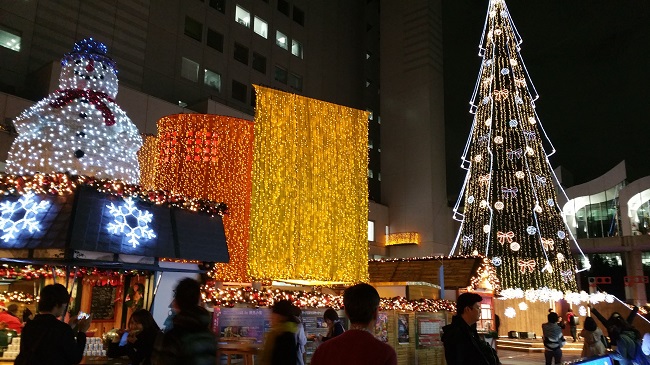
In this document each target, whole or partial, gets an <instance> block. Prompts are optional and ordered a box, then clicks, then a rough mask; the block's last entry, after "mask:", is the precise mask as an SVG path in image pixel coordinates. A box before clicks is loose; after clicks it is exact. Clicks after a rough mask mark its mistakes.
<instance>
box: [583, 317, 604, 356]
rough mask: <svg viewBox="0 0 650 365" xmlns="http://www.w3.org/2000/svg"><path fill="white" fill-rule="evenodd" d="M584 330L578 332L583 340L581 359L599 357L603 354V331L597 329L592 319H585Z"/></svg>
mask: <svg viewBox="0 0 650 365" xmlns="http://www.w3.org/2000/svg"><path fill="white" fill-rule="evenodd" d="M584 326H585V327H584V328H583V329H582V331H581V332H580V337H582V338H584V342H585V343H584V345H583V346H582V357H591V356H600V355H603V354H605V351H606V349H605V343H606V342H605V340H604V339H603V336H604V335H603V331H601V330H600V328H598V325H596V321H595V320H594V319H593V318H592V317H587V318H585V324H584Z"/></svg>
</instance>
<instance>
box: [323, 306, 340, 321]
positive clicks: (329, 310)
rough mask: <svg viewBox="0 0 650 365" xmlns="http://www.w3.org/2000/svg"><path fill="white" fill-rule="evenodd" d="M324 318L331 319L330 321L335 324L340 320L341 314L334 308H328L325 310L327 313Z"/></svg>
mask: <svg viewBox="0 0 650 365" xmlns="http://www.w3.org/2000/svg"><path fill="white" fill-rule="evenodd" d="M323 318H325V319H329V320H330V321H332V322H334V321H336V320H338V319H339V314H338V313H336V311H335V310H334V309H332V308H327V309H326V310H325V313H323Z"/></svg>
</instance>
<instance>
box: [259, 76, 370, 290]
mask: <svg viewBox="0 0 650 365" xmlns="http://www.w3.org/2000/svg"><path fill="white" fill-rule="evenodd" d="M255 90H256V93H257V99H256V100H257V105H256V115H255V159H254V163H253V191H252V205H251V245H250V248H249V259H250V262H249V270H250V271H249V272H250V275H251V276H252V277H253V278H256V279H300V280H321V281H335V282H358V281H367V280H368V236H367V230H368V181H367V169H368V113H366V112H365V111H361V110H356V109H352V108H347V107H343V106H340V105H335V104H331V103H326V102H323V101H319V100H315V99H310V98H306V97H302V96H298V95H295V94H289V93H285V92H282V91H278V90H273V89H269V88H265V87H261V86H257V85H255Z"/></svg>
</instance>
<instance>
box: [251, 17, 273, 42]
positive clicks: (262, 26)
mask: <svg viewBox="0 0 650 365" xmlns="http://www.w3.org/2000/svg"><path fill="white" fill-rule="evenodd" d="M253 31H254V32H255V33H257V34H259V35H260V36H262V37H264V38H268V34H269V25H268V24H266V22H265V21H264V20H262V19H260V18H258V17H255V23H253Z"/></svg>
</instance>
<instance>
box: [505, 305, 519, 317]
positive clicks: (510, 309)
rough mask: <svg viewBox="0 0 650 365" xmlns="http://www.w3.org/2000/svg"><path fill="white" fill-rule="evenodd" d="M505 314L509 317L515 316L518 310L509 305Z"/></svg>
mask: <svg viewBox="0 0 650 365" xmlns="http://www.w3.org/2000/svg"><path fill="white" fill-rule="evenodd" d="M503 314H505V315H506V317H508V318H515V316H516V315H517V311H516V310H515V309H514V308H513V307H508V308H506V310H505V312H504V313H503Z"/></svg>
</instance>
